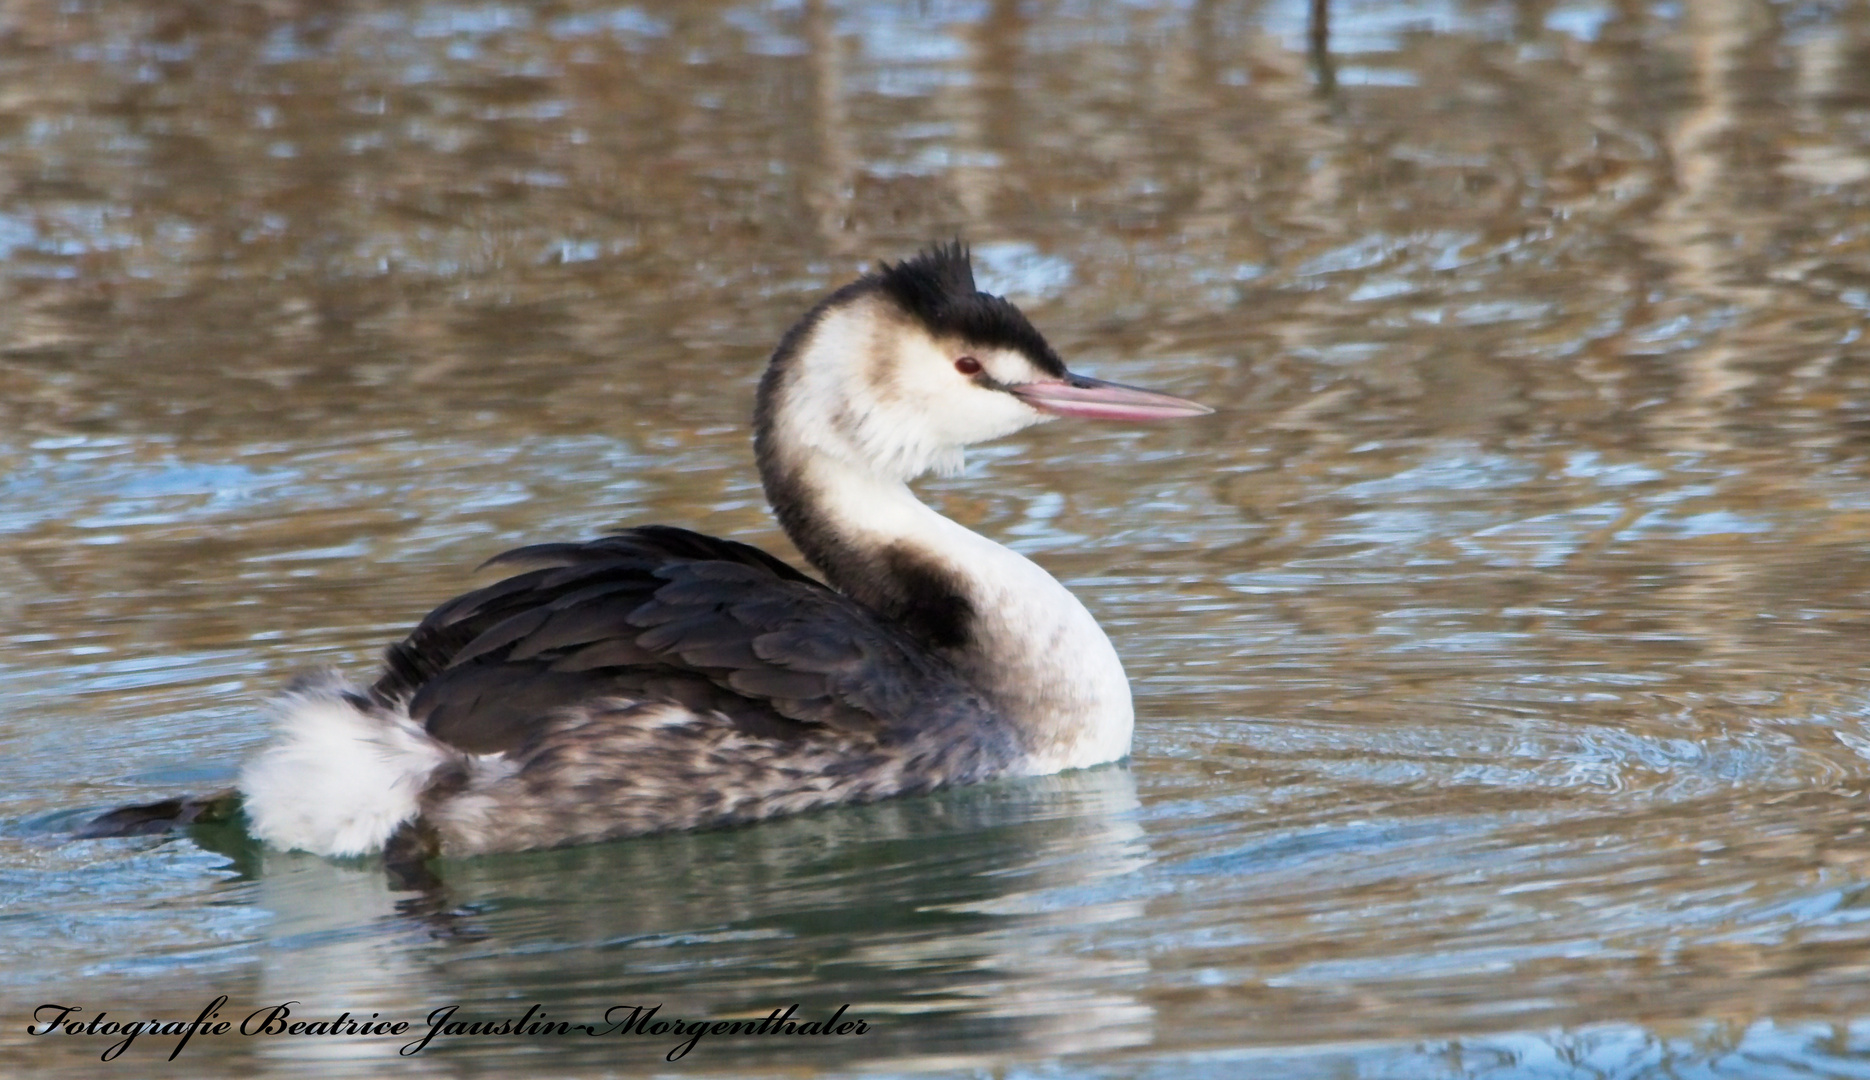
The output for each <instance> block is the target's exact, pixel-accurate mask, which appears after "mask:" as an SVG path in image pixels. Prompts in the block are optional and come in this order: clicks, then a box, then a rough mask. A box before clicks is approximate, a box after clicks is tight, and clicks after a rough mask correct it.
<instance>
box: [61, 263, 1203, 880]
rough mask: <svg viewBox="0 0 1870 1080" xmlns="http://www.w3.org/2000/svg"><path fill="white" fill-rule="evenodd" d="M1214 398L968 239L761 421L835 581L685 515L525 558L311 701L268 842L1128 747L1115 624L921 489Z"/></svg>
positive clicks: (112, 827) (645, 804) (771, 809)
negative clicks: (1060, 328) (988, 445)
mask: <svg viewBox="0 0 1870 1080" xmlns="http://www.w3.org/2000/svg"><path fill="white" fill-rule="evenodd" d="M1209 411H1211V410H1209V409H1207V408H1206V407H1204V406H1201V405H1197V404H1195V403H1193V402H1189V401H1184V400H1182V399H1180V398H1175V397H1170V396H1168V395H1166V394H1158V393H1154V392H1152V391H1148V390H1138V389H1135V388H1132V387H1127V386H1119V385H1117V384H1114V383H1107V382H1101V381H1099V380H1096V379H1090V378H1086V377H1084V376H1081V375H1074V374H1072V373H1070V372H1069V371H1067V370H1065V365H1064V364H1063V363H1061V362H1060V361H1059V359H1058V356H1057V354H1055V353H1054V352H1053V351H1052V348H1051V346H1049V345H1047V344H1046V341H1045V339H1044V338H1043V337H1041V336H1040V334H1039V332H1038V331H1037V330H1035V329H1034V328H1033V326H1032V324H1031V323H1029V322H1028V321H1027V320H1026V317H1025V316H1024V315H1023V314H1021V313H1020V311H1019V309H1018V308H1016V307H1014V306H1013V305H1012V304H1011V303H1009V302H1007V301H1006V300H1004V299H1002V298H1000V297H997V296H990V295H988V294H986V293H982V292H979V291H977V290H976V289H975V286H974V274H973V270H972V268H971V266H970V265H969V261H968V255H967V252H966V250H965V249H964V248H963V247H962V246H961V245H960V244H958V243H957V244H954V245H949V246H941V247H936V248H934V249H932V250H929V251H926V252H924V253H922V254H920V255H917V256H916V257H914V258H912V259H909V260H907V261H905V262H901V263H898V264H896V265H894V266H892V265H889V264H884V265H883V266H881V267H880V268H879V269H878V270H877V271H876V272H875V273H872V274H868V275H865V276H864V277H861V278H859V279H858V280H856V281H854V282H852V283H851V284H849V285H846V286H844V287H843V288H841V289H839V290H837V291H836V292H834V293H832V294H831V295H830V296H828V297H826V298H825V299H824V300H823V301H821V302H820V303H819V304H818V305H817V306H816V307H814V308H812V310H811V311H809V312H807V313H806V315H805V317H804V318H802V319H800V320H799V322H798V324H797V325H795V326H794V327H792V329H791V330H789V331H788V332H787V333H786V335H785V337H784V338H783V339H781V341H780V343H779V347H778V349H777V350H776V351H775V352H774V353H773V358H772V362H771V364H770V365H769V366H768V367H767V370H766V374H765V376H764V378H762V379H761V381H760V388H759V399H758V405H757V407H756V408H755V410H754V429H755V435H754V446H755V450H756V453H757V455H758V458H759V468H760V478H761V480H762V481H763V482H764V484H765V488H766V495H767V498H768V500H769V501H771V503H772V506H773V510H774V513H775V514H776V515H777V517H778V518H779V523H780V525H781V526H783V527H784V528H785V531H786V534H787V535H788V536H790V537H791V538H792V540H793V542H794V543H796V544H797V545H798V548H799V550H800V551H802V552H803V553H804V554H805V557H806V558H807V559H810V560H811V563H812V565H813V566H815V567H817V568H818V569H819V570H820V571H822V572H823V574H824V576H825V579H826V580H827V581H828V582H829V583H830V585H829V586H826V585H824V584H820V583H819V582H817V581H815V580H813V579H811V578H809V577H807V576H805V575H804V574H802V573H800V572H799V571H797V570H795V569H793V568H792V567H790V566H788V565H786V564H785V563H783V562H780V561H779V560H778V559H775V558H773V557H772V556H770V555H767V554H766V553H764V552H762V551H759V550H758V549H756V548H752V547H748V546H747V545H745V544H740V543H735V542H734V541H732V540H719V539H715V538H713V537H708V536H702V535H700V534H698V533H693V532H689V531H687V530H685V529H678V528H671V527H668V526H661V525H652V526H645V527H642V528H635V529H629V530H626V531H624V532H621V533H618V534H616V535H613V536H607V537H604V538H603V539H599V540H592V541H589V542H586V543H564V544H542V545H539V546H536V547H526V548H520V549H518V550H516V551H510V552H507V553H506V554H504V555H500V556H497V557H496V558H494V559H493V560H492V563H491V564H490V565H501V566H526V567H531V569H527V570H525V571H524V572H521V573H518V574H515V575H514V576H512V577H509V578H507V579H505V580H504V581H500V582H498V583H496V584H493V585H489V586H487V587H485V588H482V589H477V590H475V591H473V592H470V593H468V594H467V595H465V596H462V597H459V598H458V599H455V600H452V601H450V602H448V603H446V604H443V605H442V606H441V607H438V608H436V609H435V610H434V611H433V612H431V613H430V614H429V615H428V617H427V618H425V619H423V620H422V622H421V624H420V625H418V626H417V627H416V628H415V629H414V630H413V631H411V632H410V634H409V636H408V637H407V638H405V639H404V640H403V641H401V642H399V643H397V644H395V645H393V646H391V647H390V648H389V650H388V654H387V657H386V665H385V670H384V672H383V674H382V675H381V676H380V677H379V678H378V679H377V681H376V682H375V683H373V684H371V685H370V686H369V687H352V686H347V685H344V684H343V683H342V682H341V681H340V680H338V679H337V678H336V677H334V676H323V677H319V678H314V679H311V680H304V681H301V682H300V683H298V684H296V685H295V686H293V687H292V688H290V689H288V690H287V692H286V693H285V694H284V695H283V696H282V697H281V699H280V700H279V702H278V720H279V732H278V737H277V739H276V741H274V742H273V743H272V744H271V745H270V746H268V747H267V748H266V749H264V750H262V751H261V752H260V754H259V755H258V756H257V757H256V758H254V759H253V760H252V761H251V762H249V763H248V764H247V766H246V767H245V769H244V770H242V772H241V774H240V782H239V792H240V795H241V797H242V801H243V803H244V806H245V810H246V814H247V820H248V827H249V830H250V831H251V833H252V834H253V835H254V836H256V837H258V838H259V839H261V840H264V841H265V842H267V843H269V844H272V845H274V846H276V847H280V848H297V849H302V850H305V851H310V852H315V853H318V854H323V855H362V854H368V853H371V852H375V851H380V850H385V849H386V848H387V849H389V851H390V852H391V853H392V855H394V854H395V853H397V852H401V853H402V854H403V855H404V856H413V857H427V856H428V855H431V854H436V853H440V854H446V855H472V854H478V853H483V852H493V851H516V850H523V849H528V848H544V847H556V846H560V845H566V844H579V843H587V842H591V841H597V840H606V839H612V838H616V837H625V836H635V835H640V834H644V833H651V832H660V831H664V830H674V829H692V828H699V827H708V826H721V825H732V824H739V823H744V822H751V821H757V820H760V819H762V818H768V817H773V816H775V815H780V814H790V813H796V812H799V811H802V810H809V809H813V808H816V807H824V806H831V805H834V804H839V803H854V802H865V801H869V800H873V799H881V798H886V797H889V796H893V795H904V794H910V793H915V792H926V791H931V790H933V789H935V788H939V787H944V786H947V785H950V784H964V783H971V782H975V781H980V780H986V779H989V778H993V777H1001V776H1036V775H1043V774H1046V773H1053V772H1057V771H1059V770H1062V769H1072V768H1079V767H1082V766H1087V765H1097V764H1101V763H1104V762H1110V761H1115V760H1117V759H1119V758H1121V757H1123V756H1125V755H1126V754H1128V753H1129V750H1130V731H1131V726H1132V714H1131V706H1130V687H1129V683H1128V682H1127V681H1126V680H1125V678H1124V674H1123V665H1122V663H1121V662H1120V661H1119V660H1118V659H1117V653H1116V651H1115V650H1114V649H1113V648H1112V647H1111V644H1110V640H1109V639H1108V638H1107V637H1105V636H1104V632H1103V631H1102V630H1101V629H1099V627H1098V625H1097V622H1096V621H1095V620H1094V619H1092V618H1091V615H1090V613H1089V612H1088V611H1086V610H1085V608H1084V605H1083V604H1081V603H1079V602H1078V599H1077V597H1075V596H1073V595H1072V594H1071V593H1070V592H1068V591H1066V589H1065V588H1064V586H1062V585H1060V584H1059V583H1058V582H1057V581H1056V580H1054V579H1053V578H1052V576H1051V575H1050V574H1048V573H1046V572H1045V571H1044V570H1042V569H1040V568H1039V567H1038V566H1036V565H1035V564H1033V563H1032V562H1031V561H1029V560H1027V559H1026V558H1024V557H1022V556H1020V555H1018V554H1015V553H1014V552H1012V551H1010V550H1008V549H1007V548H1004V547H1002V546H1000V545H999V544H996V543H994V542H993V541H991V540H988V539H986V538H985V537H982V536H980V535H977V534H975V533H973V532H970V531H969V530H967V529H965V528H963V527H961V526H960V525H957V524H955V523H954V522H952V521H950V520H948V519H947V518H945V517H943V516H941V515H940V514H938V513H936V512H935V511H934V510H931V509H929V508H928V507H927V506H925V505H923V504H922V503H921V502H920V501H919V500H917V499H916V497H915V495H914V494H912V493H911V492H910V490H909V487H908V481H910V480H912V479H914V478H915V477H918V476H921V475H922V474H924V473H927V472H931V471H935V472H941V473H953V472H955V471H957V470H959V468H960V467H961V455H962V449H963V448H964V447H966V446H967V445H969V444H970V443H977V442H983V441H985V440H988V439H994V438H998V437H1000V436H1003V435H1008V434H1011V433H1013V432H1015V431H1018V430H1020V429H1021V428H1025V427H1028V426H1030V425H1032V424H1036V423H1040V422H1041V421H1044V420H1047V419H1050V418H1051V417H1053V416H1079V417H1091V418H1097V419H1112V420H1153V419H1164V418H1169V417H1180V416H1196V415H1200V414H1202V413H1206V412H1209ZM201 805H205V803H204V802H203V801H202V800H172V801H171V802H169V803H165V804H156V805H155V806H152V807H145V808H130V809H129V810H127V811H116V812H114V813H113V814H107V815H105V816H104V817H103V818H100V819H99V820H98V821H97V822H96V823H94V824H93V826H92V827H91V829H90V830H87V832H88V834H89V835H111V834H117V833H124V832H134V831H146V830H145V829H144V828H142V827H141V826H142V825H144V824H146V823H147V822H149V821H150V820H153V819H154V818H156V817H162V818H165V819H168V820H171V821H172V820H175V819H178V818H179V819H181V820H188V819H189V818H191V817H192V816H194V814H195V813H196V811H197V810H198V809H199V807H200V806H201ZM151 812H154V813H151ZM123 815H129V816H127V817H126V816H123Z"/></svg>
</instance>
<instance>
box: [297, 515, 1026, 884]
mask: <svg viewBox="0 0 1870 1080" xmlns="http://www.w3.org/2000/svg"><path fill="white" fill-rule="evenodd" d="M882 557H883V558H884V559H885V560H886V561H887V562H888V563H889V570H890V573H891V574H892V575H894V578H898V579H900V580H901V581H905V582H909V583H911V585H912V586H913V587H911V588H909V589H908V591H907V592H906V593H905V594H904V596H903V597H902V598H898V600H892V601H891V602H890V603H889V604H888V605H886V606H885V607H884V608H882V609H879V608H878V607H876V606H873V605H868V604H865V603H863V602H862V601H861V598H852V597H848V596H844V595H841V594H839V593H837V592H834V591H833V590H831V589H829V588H827V587H825V586H824V585H822V584H819V583H818V582H816V581H813V580H811V579H810V578H807V577H805V576H804V575H803V574H800V573H799V572H798V571H796V570H793V569H792V568H791V567H788V566H786V565H785V564H784V563H780V562H778V561H777V560H775V559H773V558H772V557H771V556H769V555H766V554H765V553H763V552H760V551H758V550H756V549H753V548H750V547H747V546H746V545H743V544H737V543H734V542H732V541H726V540H719V539H716V538H713V537H707V536H702V535H700V534H697V533H692V532H689V531H687V530H684V529H675V528H670V527H666V526H651V527H646V528H640V529H632V530H627V531H625V532H622V533H619V534H616V535H614V536H609V537H605V538H603V539H600V540H594V541H589V542H586V543H576V544H546V545H539V546H536V547H531V548H525V549H521V550H519V551H517V552H511V553H508V554H507V555H505V556H501V557H500V558H498V559H496V560H495V562H496V563H520V564H525V565H529V566H531V567H533V568H532V569H529V570H526V571H524V572H522V573H519V574H516V575H514V576H513V577H510V578H507V579H506V580H504V581H500V582H496V583H494V584H492V585H489V586H487V587H485V588H482V589H479V590H476V591H474V592H472V593H468V594H467V595H465V596H462V597H459V598H457V599H455V600H453V601H450V602H449V603H446V604H443V605H442V606H441V607H439V608H437V609H436V610H435V611H434V612H432V613H431V614H430V615H429V616H428V617H427V618H426V619H424V620H423V621H422V623H421V625H419V626H418V627H417V628H416V629H415V630H414V631H412V632H411V633H410V635H409V637H408V638H407V639H405V640H404V641H403V642H401V643H399V644H398V645H397V646H395V647H393V648H392V649H391V650H390V653H389V657H388V661H389V663H388V670H387V671H386V672H385V674H384V676H383V677H382V678H381V679H380V680H379V681H378V682H377V684H376V685H375V686H374V687H372V689H371V692H370V700H368V701H364V702H362V704H363V705H364V706H365V707H366V708H367V709H369V710H371V711H375V712H377V713H378V714H379V715H384V716H385V717H386V722H390V721H389V720H388V719H387V717H390V716H393V715H394V714H395V713H397V712H399V711H402V710H405V709H406V710H407V712H408V715H409V716H410V718H411V719H413V720H415V721H416V722H418V723H421V724H423V725H424V726H425V730H426V731H427V732H428V733H429V735H431V736H432V737H434V738H435V739H437V740H439V741H440V742H442V743H443V744H445V745H447V746H448V747H449V749H451V750H452V751H454V753H455V757H454V758H453V760H451V761H450V762H449V763H447V764H446V765H444V766H442V767H441V768H440V769H438V770H437V771H436V773H435V774H434V775H433V776H432V777H431V778H430V781H429V784H428V787H427V788H426V789H425V791H424V793H423V796H422V807H421V816H420V819H419V821H418V822H417V827H415V828H414V830H413V831H409V830H402V831H399V834H398V842H397V847H398V850H399V851H406V852H409V853H416V855H415V857H416V858H418V860H419V852H420V851H422V850H425V849H426V847H425V845H427V844H428V843H429V841H427V840H425V839H424V837H425V836H427V835H428V834H427V833H425V832H424V831H423V830H432V833H433V837H434V838H435V839H434V842H435V845H437V846H438V847H439V850H440V851H441V852H443V853H446V854H472V853H476V852H489V851H510V850H519V849H525V848H538V847H557V846H562V845H567V844H578V843H587V842H590V841H595V840H605V839H612V838H617V837H624V836H637V835H641V834H643V833H649V832H661V831H667V830H677V829H693V828H706V827H718V826H727V825H737V824H743V823H746V822H751V821H758V820H761V819H763V818H768V817H773V816H775V815H779V814H789V813H796V812H798V811H801V810H810V809H814V808H817V807H822V806H832V805H836V804H839V803H849V802H866V801H870V800H873V799H881V798H887V797H889V796H892V795H901V794H909V793H914V792H923V791H929V790H933V789H934V788H938V787H942V786H945V785H948V784H955V783H968V782H971V781H976V780H981V779H986V778H987V777H990V776H993V775H995V774H997V773H1001V772H1004V771H1005V770H1006V769H1007V768H1008V767H1010V765H1011V764H1012V763H1013V762H1015V761H1016V760H1018V759H1019V757H1020V756H1021V754H1022V753H1023V749H1022V748H1021V746H1020V745H1019V743H1018V740H1017V738H1016V737H1015V735H1014V733H1013V731H1012V729H1011V726H1010V725H1008V724H1007V723H1006V722H1005V721H1004V720H1003V719H1002V718H1001V717H1000V715H999V714H998V713H997V712H996V711H995V710H994V709H993V708H992V707H991V706H990V705H988V703H987V702H986V701H985V699H984V698H983V697H982V695H981V694H980V692H979V691H978V690H977V689H975V688H974V687H973V685H972V684H971V683H969V682H968V680H967V679H966V678H965V677H964V676H962V675H961V674H960V673H959V672H958V671H957V670H956V669H955V668H954V667H953V666H952V665H951V664H950V663H949V662H948V661H947V660H945V659H943V658H942V657H941V656H940V655H939V654H936V653H932V652H930V650H929V648H928V645H929V644H930V643H932V642H935V641H948V640H953V639H955V638H956V636H957V635H958V634H960V633H961V632H962V629H963V628H964V625H965V623H966V620H967V615H968V612H969V609H968V608H967V605H966V601H965V600H964V599H962V598H961V597H960V595H959V592H958V587H957V586H956V585H955V583H954V582H953V581H952V580H950V579H949V577H948V576H946V575H945V574H944V573H943V572H942V571H941V570H940V568H939V567H937V566H933V565H930V564H926V563H925V562H922V561H919V560H918V559H917V558H915V557H914V553H911V552H898V551H895V550H894V549H892V550H891V551H889V552H885V553H884V554H883V556H882ZM328 692H330V693H334V694H337V693H346V692H345V691H342V690H341V689H332V690H330V691H328ZM355 699H356V695H354V694H350V695H349V696H347V697H346V700H355ZM404 861H409V859H407V858H406V859H404Z"/></svg>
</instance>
